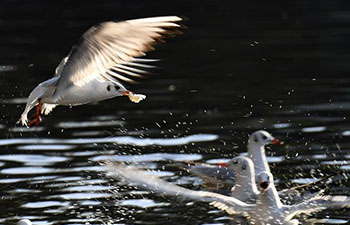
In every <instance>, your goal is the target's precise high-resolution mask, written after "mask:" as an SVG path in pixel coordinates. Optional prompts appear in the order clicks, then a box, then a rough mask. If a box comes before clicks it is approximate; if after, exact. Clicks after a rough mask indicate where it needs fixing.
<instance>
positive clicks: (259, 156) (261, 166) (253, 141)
mask: <svg viewBox="0 0 350 225" xmlns="http://www.w3.org/2000/svg"><path fill="white" fill-rule="evenodd" d="M282 143H283V142H281V141H279V140H278V139H276V138H274V137H273V136H272V135H271V134H270V133H269V132H267V131H264V130H259V131H256V132H254V133H252V134H251V135H250V137H249V139H248V144H247V149H248V157H249V158H250V159H252V160H253V163H254V169H255V175H256V176H257V175H258V174H259V173H260V172H262V171H267V172H270V167H269V164H268V162H267V159H266V154H265V146H266V145H269V144H278V145H280V144H282ZM225 165H226V166H227V164H225V163H219V165H218V166H215V165H211V164H210V165H208V164H204V163H200V164H195V165H182V167H184V168H185V169H187V170H188V171H189V172H190V173H192V174H195V175H197V176H199V177H201V178H203V179H204V180H205V181H207V182H208V183H209V184H210V185H212V184H215V183H218V184H219V185H216V186H218V187H222V186H223V184H226V183H227V184H228V185H232V184H234V183H233V182H232V177H233V176H234V173H232V171H230V167H225Z"/></svg>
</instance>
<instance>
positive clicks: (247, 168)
mask: <svg viewBox="0 0 350 225" xmlns="http://www.w3.org/2000/svg"><path fill="white" fill-rule="evenodd" d="M223 164H224V163H222V164H221V165H223ZM224 166H225V165H224ZM226 167H228V168H230V169H232V170H233V171H234V172H235V173H237V174H247V175H249V174H250V173H252V171H253V169H254V164H253V161H252V160H251V159H250V158H248V157H245V156H237V157H234V158H233V159H231V160H230V161H229V162H228V163H227V164H226Z"/></svg>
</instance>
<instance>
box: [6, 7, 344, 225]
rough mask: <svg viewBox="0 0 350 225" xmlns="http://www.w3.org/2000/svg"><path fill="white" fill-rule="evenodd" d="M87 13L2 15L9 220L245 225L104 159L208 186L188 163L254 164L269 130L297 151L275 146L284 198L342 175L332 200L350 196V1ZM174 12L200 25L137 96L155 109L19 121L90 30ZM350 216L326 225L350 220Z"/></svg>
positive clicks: (179, 41)
mask: <svg viewBox="0 0 350 225" xmlns="http://www.w3.org/2000/svg"><path fill="white" fill-rule="evenodd" d="M78 3H79V1H77V2H74V3H73V2H72V3H69V4H68V3H64V2H60V1H57V2H55V1H52V2H50V4H47V3H44V2H41V1H39V0H35V1H31V2H30V3H29V2H27V3H25V2H21V3H19V2H17V0H15V1H4V3H3V4H2V7H1V9H0V11H1V14H2V18H1V20H0V28H1V31H2V35H1V37H0V40H1V44H0V49H1V51H0V58H1V65H0V87H1V88H0V94H1V99H0V103H1V106H2V107H1V108H0V110H1V119H0V130H1V131H2V132H0V149H1V151H0V184H1V189H0V196H1V198H0V211H1V215H0V223H1V224H13V223H14V221H17V220H18V219H19V218H28V219H31V220H32V221H33V222H34V224H44V225H48V224H79V225H80V224H244V222H242V220H241V219H240V218H234V219H232V218H229V217H228V216H227V215H226V214H225V213H223V212H220V211H218V210H216V209H214V208H212V207H211V206H208V205H207V204H203V203H198V202H182V201H180V200H177V199H171V198H170V199H168V198H163V197H160V196H157V195H154V194H153V193H151V192H149V191H145V190H138V189H137V188H135V187H134V186H132V185H128V184H125V183H123V182H121V181H119V180H114V179H113V177H110V176H108V175H107V174H106V172H105V170H104V168H103V166H101V165H100V162H101V161H103V160H112V161H122V162H124V161H127V162H130V163H134V164H137V166H139V167H141V168H144V169H151V170H152V171H153V173H155V174H156V175H158V176H161V177H162V179H166V180H167V181H169V182H174V183H177V184H180V185H183V186H186V187H189V188H192V189H205V188H206V186H205V185H204V182H203V180H202V179H200V178H198V177H195V176H193V175H191V174H189V173H188V172H187V171H185V170H183V169H182V168H180V167H177V166H175V165H176V163H181V162H183V163H186V162H193V161H195V162H207V163H214V164H215V163H216V162H223V161H227V160H228V159H230V158H232V157H234V156H236V155H238V154H242V155H244V154H245V151H246V147H245V146H246V141H247V137H248V135H249V134H250V133H252V132H253V131H255V130H258V129H267V130H269V131H270V132H271V133H273V135H274V136H276V137H277V138H279V139H281V140H283V141H284V142H285V145H284V146H272V147H271V148H269V149H268V150H267V153H268V161H269V163H270V165H271V167H272V171H273V173H274V176H275V178H276V183H277V187H278V188H285V187H291V186H294V185H297V184H304V183H307V182H309V181H317V180H319V179H322V177H325V176H334V175H335V174H337V175H338V174H341V175H342V178H341V179H339V180H337V181H336V182H333V183H329V184H328V187H327V188H326V190H325V192H326V193H334V194H343V195H346V194H349V193H350V181H349V180H348V176H349V171H350V156H349V155H350V144H349V143H350V142H349V140H350V139H349V136H350V129H349V127H350V124H349V114H350V107H349V106H350V104H349V102H350V89H349V85H350V80H349V77H348V74H349V70H350V67H349V64H348V61H349V60H350V57H349V52H350V49H348V47H347V46H348V44H347V43H348V38H347V36H348V25H347V22H348V16H347V13H348V12H347V10H346V9H347V7H345V6H347V5H348V3H346V2H341V1H338V0H336V1H332V2H330V1H323V0H322V1H318V2H317V3H313V2H311V1H309V2H308V1H293V2H289V3H285V2H284V3H282V2H275V3H274V4H272V3H267V2H259V1H256V2H254V1H247V2H242V1H241V2H239V1H221V2H220V4H218V3H216V2H214V1H186V2H181V1H180V2H177V5H171V4H169V2H162V1H157V2H156V3H154V2H152V1H150V2H148V3H147V4H142V3H140V2H128V3H123V4H120V3H119V2H117V1H101V2H99V4H97V3H96V2H93V1H87V2H84V4H80V3H79V4H78ZM66 4H67V5H66ZM158 10H159V11H158ZM141 12H142V13H141ZM164 14H178V15H185V16H187V17H188V18H189V21H188V22H186V25H187V26H188V27H189V29H188V30H186V31H185V34H184V35H183V36H181V37H179V38H176V39H171V40H169V41H168V44H166V45H160V46H159V48H157V51H156V52H153V53H151V54H150V56H149V57H150V58H152V57H153V58H162V59H166V60H164V61H161V62H159V64H160V67H163V69H160V70H159V73H160V74H158V75H155V76H154V77H152V78H151V79H149V80H145V81H144V82H143V83H142V84H141V85H136V86H134V87H132V88H133V89H134V90H135V91H136V92H139V93H145V94H146V95H147V99H146V100H145V101H144V102H141V103H140V104H132V103H130V102H129V101H128V100H127V99H124V98H118V99H111V100H107V101H103V102H100V103H97V104H90V105H84V106H76V107H72V108H69V107H58V108H57V109H55V111H54V112H53V113H52V114H51V115H50V116H47V117H44V118H43V122H42V124H40V126H39V127H35V128H31V129H28V128H24V127H20V126H18V125H15V122H16V121H17V120H18V118H19V116H20V113H21V112H22V109H23V107H24V103H25V97H26V96H27V95H28V93H29V92H30V91H31V90H32V88H33V87H34V86H36V85H37V84H38V83H39V82H41V81H43V80H45V79H47V78H48V77H49V76H50V75H51V74H53V71H54V69H55V66H56V65H57V64H58V62H59V61H60V60H61V58H62V57H63V56H64V55H65V54H66V53H67V52H68V50H69V48H70V47H71V45H72V44H73V43H74V42H75V41H76V40H77V39H78V37H79V36H80V35H81V33H82V32H83V31H85V30H86V29H87V28H88V27H89V26H90V25H92V24H96V23H98V22H101V21H106V20H112V19H113V20H119V19H127V18H135V17H141V16H145V15H164ZM14 15H15V16H14ZM349 215H350V211H349V210H347V209H345V210H340V211H324V212H321V213H318V214H315V215H313V218H315V219H317V220H318V223H320V224H347V223H349V221H350V216H349Z"/></svg>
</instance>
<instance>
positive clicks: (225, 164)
mask: <svg viewBox="0 0 350 225" xmlns="http://www.w3.org/2000/svg"><path fill="white" fill-rule="evenodd" d="M217 165H218V166H219V167H228V164H227V163H224V162H222V163H218V164H217Z"/></svg>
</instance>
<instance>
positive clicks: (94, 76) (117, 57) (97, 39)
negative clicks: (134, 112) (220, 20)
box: [18, 16, 182, 126]
mask: <svg viewBox="0 0 350 225" xmlns="http://www.w3.org/2000/svg"><path fill="white" fill-rule="evenodd" d="M180 21H182V18H180V17H177V16H164V17H151V18H143V19H134V20H127V21H122V22H104V23H101V24H99V25H96V26H93V27H91V28H90V29H89V30H88V31H87V32H85V33H84V34H83V36H82V38H81V40H80V42H79V43H78V44H77V45H76V46H74V47H73V48H72V50H71V51H70V53H69V54H68V56H67V57H65V58H64V59H63V60H62V61H61V63H60V64H59V65H58V67H57V68H56V72H55V74H54V76H53V78H51V79H49V80H47V81H44V82H42V83H40V84H39V85H38V86H37V87H36V88H34V90H33V91H32V92H31V93H30V95H29V97H28V100H27V104H26V107H25V109H24V112H23V113H22V115H21V118H20V119H19V121H18V122H21V123H22V125H25V126H34V125H37V124H39V123H40V121H41V115H42V114H45V115H47V114H49V113H50V112H51V111H52V110H53V109H54V108H55V107H56V106H57V105H81V104H86V103H90V102H97V101H102V100H105V99H109V98H113V97H116V96H128V97H129V99H130V100H131V101H132V102H135V103H138V102H139V101H141V100H143V99H145V98H146V96H145V95H141V94H135V93H133V92H132V91H129V90H127V89H126V88H125V87H124V86H123V85H122V84H121V81H125V82H128V83H134V80H133V78H135V77H137V78H140V77H143V75H144V74H147V69H148V68H152V67H153V66H151V65H147V62H152V61H154V60H150V59H141V58H138V57H142V56H144V55H145V53H146V52H148V51H151V50H153V45H154V44H155V43H156V42H159V41H162V39H163V38H165V37H167V36H169V35H173V34H177V33H179V31H177V30H176V29H178V28H180V27H181V25H179V24H178V22H180ZM35 106H36V113H35V114H34V115H33V116H32V117H30V119H29V121H28V118H27V114H28V113H29V111H30V110H31V109H32V108H34V107H35Z"/></svg>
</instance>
